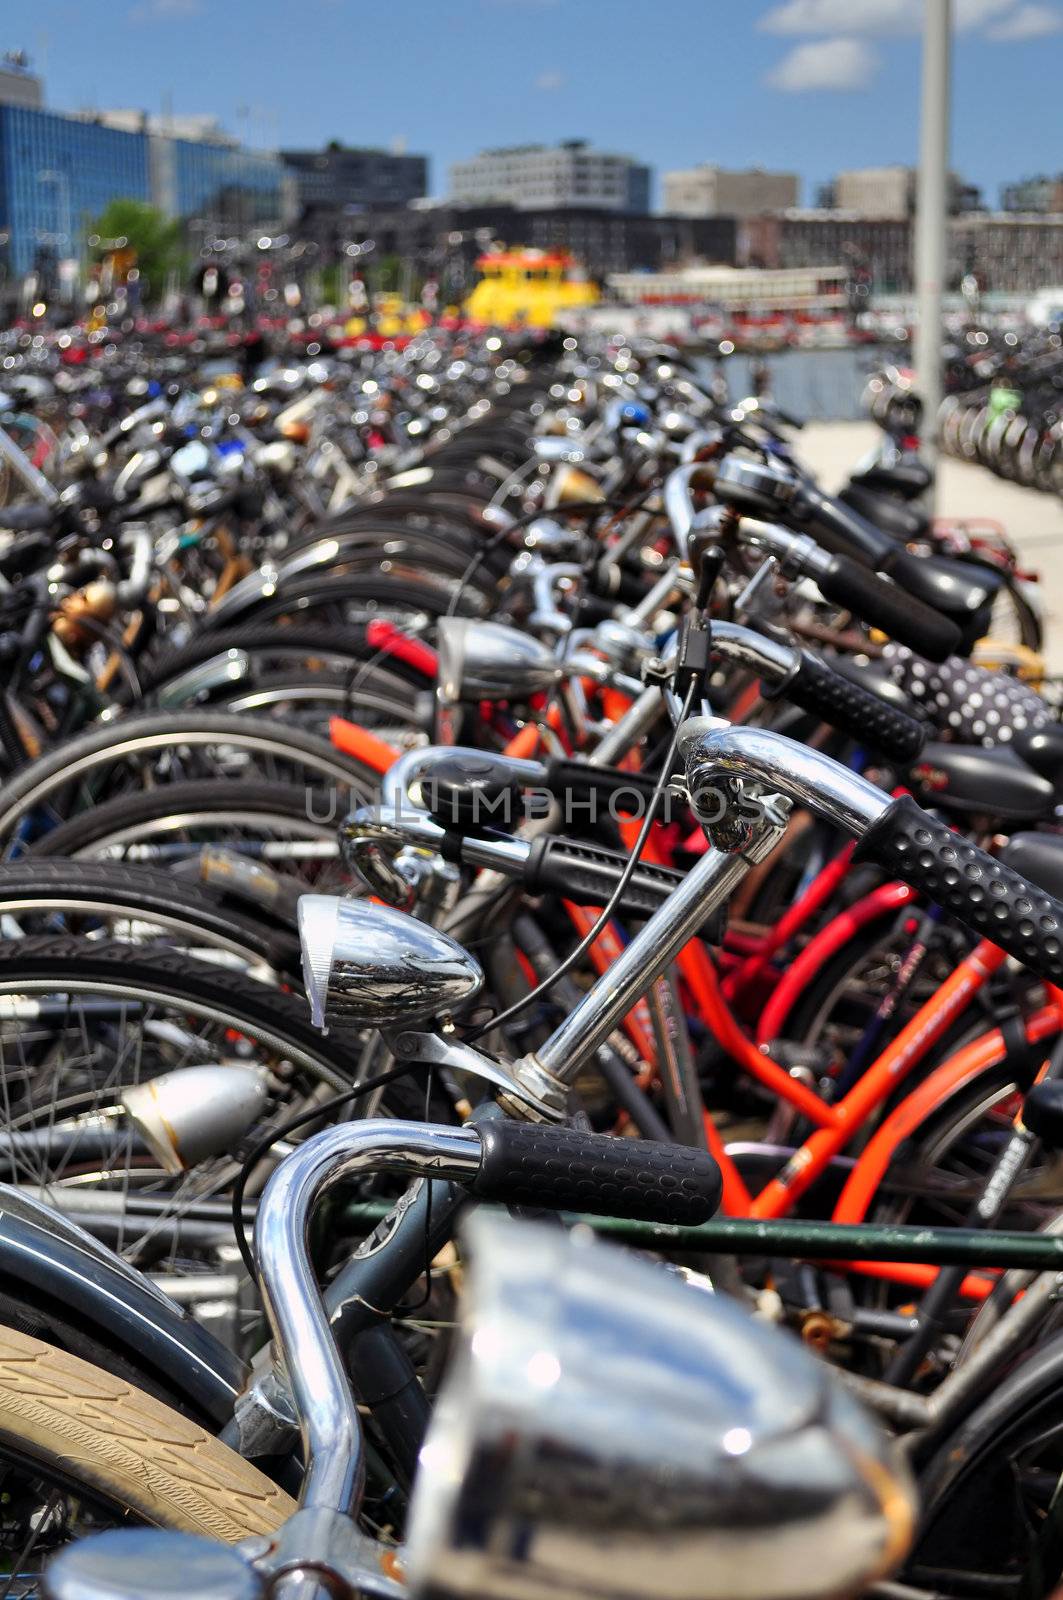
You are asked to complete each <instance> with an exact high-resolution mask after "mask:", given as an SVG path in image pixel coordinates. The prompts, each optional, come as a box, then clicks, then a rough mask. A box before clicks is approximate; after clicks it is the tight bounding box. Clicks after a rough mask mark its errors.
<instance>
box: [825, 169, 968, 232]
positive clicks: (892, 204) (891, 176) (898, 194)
mask: <svg viewBox="0 0 1063 1600" xmlns="http://www.w3.org/2000/svg"><path fill="white" fill-rule="evenodd" d="M825 188H826V191H827V193H828V194H829V195H830V196H831V199H832V205H833V206H835V207H837V209H838V210H839V211H848V212H852V213H853V214H854V215H856V216H861V217H879V218H882V219H884V220H888V219H891V218H892V219H894V220H896V219H899V218H901V217H911V216H914V215H915V194H916V176H915V168H914V167H858V168H856V169H855V170H854V171H850V172H839V174H838V176H837V177H836V178H835V179H834V182H833V183H832V184H830V185H829V186H825ZM948 193H949V215H950V216H960V215H962V214H963V213H964V212H968V211H980V210H981V209H982V194H981V190H980V189H978V188H977V186H976V185H975V184H973V183H966V182H965V181H964V180H963V178H961V177H960V175H959V173H956V172H950V173H949V184H948Z"/></svg>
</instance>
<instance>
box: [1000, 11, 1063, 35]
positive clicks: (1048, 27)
mask: <svg viewBox="0 0 1063 1600" xmlns="http://www.w3.org/2000/svg"><path fill="white" fill-rule="evenodd" d="M1061 30H1063V17H1061V16H1060V14H1059V12H1058V11H1057V10H1056V9H1055V7H1054V6H1043V5H1037V4H1030V5H1022V6H1020V7H1019V9H1018V10H1017V11H1013V12H1012V13H1011V15H1010V16H1006V17H1005V18H1004V20H1003V22H998V23H997V24H996V26H995V27H993V28H990V29H989V37H990V38H991V39H997V40H999V41H1000V42H1001V43H1004V44H1014V43H1018V42H1020V41H1021V40H1023V39H1043V38H1044V37H1045V36H1046V34H1049V33H1059V32H1060V31H1061Z"/></svg>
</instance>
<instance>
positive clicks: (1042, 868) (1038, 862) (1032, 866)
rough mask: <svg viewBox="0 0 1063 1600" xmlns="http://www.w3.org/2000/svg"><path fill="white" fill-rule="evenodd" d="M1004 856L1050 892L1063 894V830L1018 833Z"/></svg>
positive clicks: (1009, 843)
mask: <svg viewBox="0 0 1063 1600" xmlns="http://www.w3.org/2000/svg"><path fill="white" fill-rule="evenodd" d="M1000 859H1001V861H1003V862H1004V864H1005V866H1009V867H1012V868H1013V869H1014V870H1015V871H1016V872H1021V873H1022V875H1023V877H1024V878H1029V880H1030V882H1031V883H1036V885H1037V887H1038V888H1039V889H1044V890H1045V892H1046V893H1047V894H1054V895H1055V896H1056V897H1057V898H1058V897H1060V896H1063V834H1058V833H1016V834H1014V835H1013V837H1012V838H1010V839H1009V840H1008V842H1007V844H1006V845H1005V846H1004V849H1003V850H1002V851H1001V852H1000Z"/></svg>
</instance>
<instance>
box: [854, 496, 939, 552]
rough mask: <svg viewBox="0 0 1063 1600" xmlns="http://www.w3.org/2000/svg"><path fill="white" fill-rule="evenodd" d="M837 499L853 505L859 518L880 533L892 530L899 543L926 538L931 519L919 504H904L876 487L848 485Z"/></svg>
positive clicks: (909, 542) (908, 542)
mask: <svg viewBox="0 0 1063 1600" xmlns="http://www.w3.org/2000/svg"><path fill="white" fill-rule="evenodd" d="M839 499H841V500H844V502H845V504H846V505H847V506H852V508H853V510H854V511H859V513H860V515H861V516H862V517H866V518H867V520H868V522H873V523H874V524H875V527H876V528H881V529H882V531H883V533H891V534H892V535H893V537H894V538H895V539H899V540H900V542H901V544H911V543H913V541H915V540H916V539H925V537H926V535H927V533H928V532H929V529H930V518H929V517H928V516H927V514H926V512H925V511H924V510H923V509H922V507H921V506H912V505H906V504H905V502H904V501H903V500H897V499H895V498H894V497H893V496H892V495H888V494H883V493H882V492H881V491H880V490H878V489H866V488H864V487H863V486H862V485H859V484H850V485H849V486H848V488H846V489H843V490H842V492H841V494H840V496H839Z"/></svg>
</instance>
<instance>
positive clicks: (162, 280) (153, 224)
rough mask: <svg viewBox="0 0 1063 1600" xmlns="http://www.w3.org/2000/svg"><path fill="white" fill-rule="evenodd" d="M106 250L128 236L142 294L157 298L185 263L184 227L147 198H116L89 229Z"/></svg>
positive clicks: (98, 248) (101, 247) (100, 248)
mask: <svg viewBox="0 0 1063 1600" xmlns="http://www.w3.org/2000/svg"><path fill="white" fill-rule="evenodd" d="M89 232H90V235H92V236H94V237H96V238H97V239H98V241H99V242H98V244H97V245H96V246H95V248H96V249H97V250H98V251H100V252H104V251H106V250H108V249H113V248H114V245H115V243H116V242H117V241H118V240H119V239H124V240H125V241H126V242H127V244H128V247H129V249H131V250H134V251H135V252H136V257H137V267H138V269H139V271H140V277H141V284H142V290H141V292H142V294H143V297H144V299H145V300H147V299H149V298H156V297H157V296H159V295H160V294H161V293H162V292H163V289H164V288H165V287H166V277H167V274H168V273H169V272H171V271H172V270H173V269H175V268H177V267H179V266H180V264H181V228H180V224H179V223H176V222H172V221H171V220H170V218H169V217H166V216H164V215H163V213H162V212H161V211H158V210H156V208H155V207H154V206H149V205H147V204H146V203H145V202H144V201H143V200H112V201H111V203H110V205H109V206H108V207H107V209H106V210H105V211H104V212H103V213H102V214H101V215H100V216H99V217H97V219H96V221H95V222H94V223H93V224H92V227H91V228H90V230H89Z"/></svg>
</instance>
